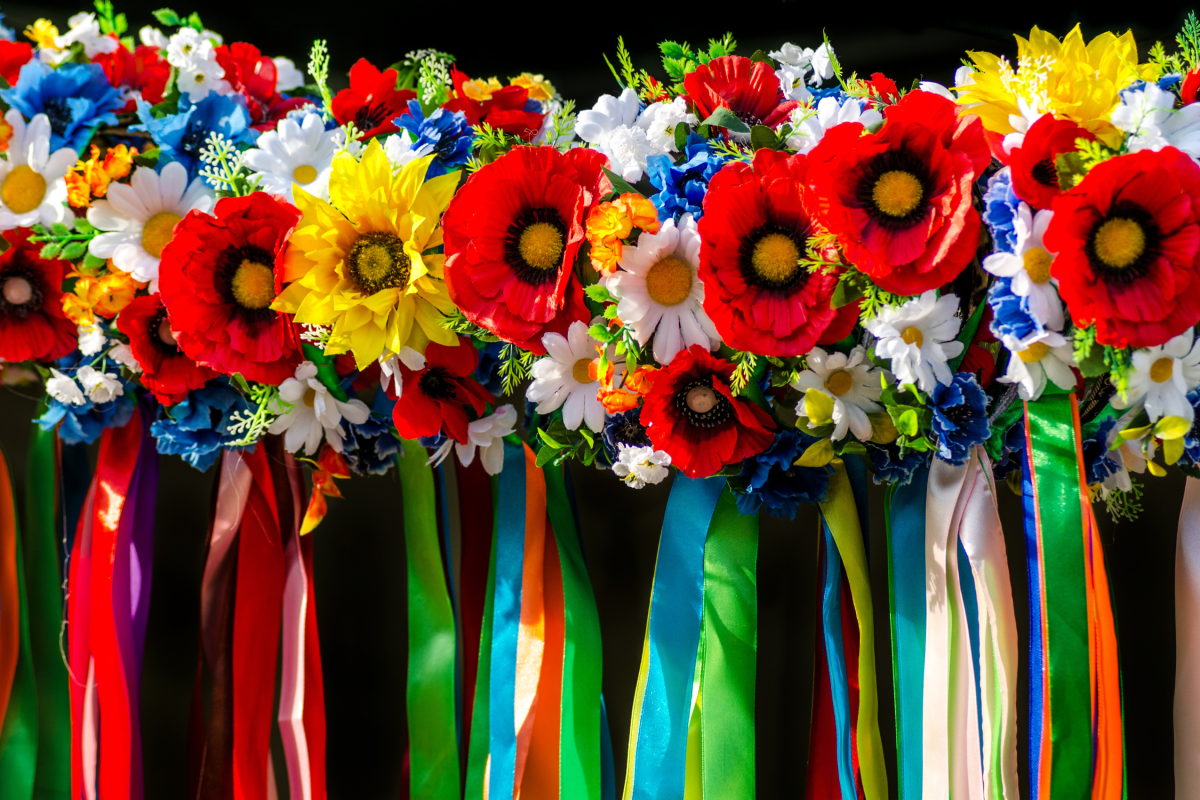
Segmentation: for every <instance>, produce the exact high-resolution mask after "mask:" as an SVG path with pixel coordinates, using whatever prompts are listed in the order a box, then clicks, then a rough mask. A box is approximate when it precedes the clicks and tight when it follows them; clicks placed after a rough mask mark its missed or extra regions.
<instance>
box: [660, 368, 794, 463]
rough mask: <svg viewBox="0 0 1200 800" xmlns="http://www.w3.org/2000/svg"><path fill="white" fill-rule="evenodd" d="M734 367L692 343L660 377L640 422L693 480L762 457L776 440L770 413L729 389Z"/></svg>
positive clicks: (661, 448)
mask: <svg viewBox="0 0 1200 800" xmlns="http://www.w3.org/2000/svg"><path fill="white" fill-rule="evenodd" d="M734 369H735V367H734V365H733V364H731V363H729V362H728V361H725V360H724V359H720V358H715V357H713V355H712V354H710V353H709V352H708V351H707V350H705V349H704V348H703V347H701V346H700V345H692V347H691V348H690V349H688V350H683V351H681V352H680V353H679V355H677V356H675V358H674V359H673V360H672V361H671V363H670V365H669V366H667V367H666V369H662V370H659V371H658V372H657V373H656V374H655V376H654V386H653V387H652V388H651V389H650V393H649V394H648V395H646V403H645V405H643V406H642V414H641V423H642V424H643V425H645V426H646V432H647V434H648V435H649V436H650V441H651V443H653V445H654V447H655V449H657V450H665V451H666V452H667V453H668V454H669V455H670V456H671V463H672V464H674V465H675V466H677V467H679V468H680V469H681V470H683V472H684V474H685V475H687V476H688V477H689V478H703V477H707V476H708V475H712V474H713V473H714V472H716V471H717V470H719V469H720V468H721V467H724V466H726V465H727V464H736V463H737V462H739V461H741V460H742V459H744V458H749V457H750V456H753V455H755V454H757V453H761V452H762V451H763V450H766V449H767V447H768V446H769V445H770V444H771V441H772V440H773V439H774V436H773V435H772V434H771V433H770V431H772V430H774V429H775V422H774V421H773V420H772V419H771V415H770V414H768V413H767V412H765V411H763V410H762V409H761V408H759V407H758V406H756V405H754V403H752V402H750V401H749V400H747V399H745V398H744V397H734V396H733V392H731V391H730V390H729V379H730V377H731V376H732V375H733V371H734Z"/></svg>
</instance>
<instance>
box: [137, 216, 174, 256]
mask: <svg viewBox="0 0 1200 800" xmlns="http://www.w3.org/2000/svg"><path fill="white" fill-rule="evenodd" d="M180 219H181V217H180V216H179V215H178V214H172V213H171V212H170V211H160V212H158V213H157V214H155V215H154V216H153V217H151V218H150V219H148V220H146V224H145V225H143V226H142V249H143V250H145V251H146V252H147V253H149V254H150V255H152V256H154V257H155V258H162V251H163V248H164V247H166V246H167V242H169V241H171V238H172V237H173V236H174V235H175V224H176V223H177V222H179V220H180Z"/></svg>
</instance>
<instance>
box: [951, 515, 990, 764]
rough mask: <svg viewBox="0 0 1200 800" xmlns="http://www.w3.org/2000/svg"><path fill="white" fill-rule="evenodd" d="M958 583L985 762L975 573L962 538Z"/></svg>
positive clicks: (984, 760) (984, 761) (976, 720)
mask: <svg viewBox="0 0 1200 800" xmlns="http://www.w3.org/2000/svg"><path fill="white" fill-rule="evenodd" d="M958 585H959V587H960V588H961V590H962V599H963V615H964V616H966V618H967V638H968V639H969V640H970V642H971V669H972V670H974V672H975V708H976V709H979V710H980V712H979V713H978V714H977V715H976V717H975V722H976V724H977V726H978V728H979V758H980V763H981V764H987V763H988V758H987V756H986V755H985V754H984V752H983V713H982V709H983V690H982V687H981V686H980V684H979V597H978V596H977V595H976V594H975V574H974V573H973V572H972V571H971V559H970V558H969V557H968V556H967V551H966V548H964V547H963V543H962V539H959V540H958Z"/></svg>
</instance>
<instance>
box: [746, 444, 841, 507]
mask: <svg viewBox="0 0 1200 800" xmlns="http://www.w3.org/2000/svg"><path fill="white" fill-rule="evenodd" d="M816 441H817V439H816V438H815V437H812V436H809V435H808V434H807V433H801V432H799V431H795V430H784V431H781V432H779V433H778V434H776V435H775V441H774V442H772V443H771V446H770V447H768V448H767V449H766V450H764V451H763V452H761V453H759V454H758V455H757V456H755V457H754V458H752V459H747V460H746V462H745V464H744V465H743V466H742V475H741V477H742V478H745V479H749V482H750V483H749V485H748V486H747V487H746V494H738V495H735V498H736V499H737V505H738V511H740V512H741V513H743V514H757V513H758V510H759V509H760V508H762V507H763V506H764V505H765V506H766V507H767V513H768V514H770V515H772V516H775V517H787V518H788V519H795V518H796V512H797V511H799V510H800V504H801V503H819V502H821V501H822V500H824V499H825V491H826V490H827V489H828V488H829V473H828V471H827V470H826V469H825V468H824V467H797V466H796V459H798V458H800V456H802V455H803V454H804V451H805V450H807V449H808V448H809V446H811V445H812V444H814V443H816Z"/></svg>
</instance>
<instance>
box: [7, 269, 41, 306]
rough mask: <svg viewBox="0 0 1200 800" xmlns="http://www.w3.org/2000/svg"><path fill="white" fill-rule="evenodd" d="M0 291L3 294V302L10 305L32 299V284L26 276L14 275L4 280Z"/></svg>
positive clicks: (17, 304) (21, 304) (22, 303)
mask: <svg viewBox="0 0 1200 800" xmlns="http://www.w3.org/2000/svg"><path fill="white" fill-rule="evenodd" d="M0 293H2V294H3V295H4V302H6V303H8V304H9V305H10V306H23V305H25V304H26V303H28V302H29V301H30V300H32V299H33V284H32V283H30V282H29V280H28V279H27V278H22V277H21V276H19V275H14V276H13V277H11V278H9V279H8V280H6V281H5V282H4V288H3V289H0Z"/></svg>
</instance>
